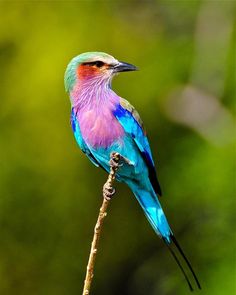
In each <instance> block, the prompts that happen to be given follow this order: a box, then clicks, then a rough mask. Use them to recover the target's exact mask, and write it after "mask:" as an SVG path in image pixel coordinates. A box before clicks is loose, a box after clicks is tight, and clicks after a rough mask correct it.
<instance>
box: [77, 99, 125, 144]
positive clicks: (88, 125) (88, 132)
mask: <svg viewBox="0 0 236 295" xmlns="http://www.w3.org/2000/svg"><path fill="white" fill-rule="evenodd" d="M114 108H115V105H114V104H112V103H110V104H103V105H101V106H100V107H96V106H94V107H91V106H86V107H84V108H83V109H81V110H80V111H79V112H78V113H77V119H78V122H79V126H80V131H81V134H82V136H83V138H84V140H85V142H86V143H87V144H88V145H90V146H92V147H95V148H99V147H102V148H108V147H109V146H110V145H112V144H113V143H114V142H115V141H119V139H121V138H122V136H123V135H124V129H123V127H122V126H121V125H120V123H119V122H118V121H117V119H116V118H115V116H114V115H113V110H114Z"/></svg>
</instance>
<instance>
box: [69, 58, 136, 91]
mask: <svg viewBox="0 0 236 295" xmlns="http://www.w3.org/2000/svg"><path fill="white" fill-rule="evenodd" d="M135 70H137V67H135V66H134V65H131V64H128V63H126V62H121V61H118V60H117V59H115V58H114V57H113V56H111V55H109V54H107V53H104V52H86V53H82V54H80V55H78V56H76V57H74V58H73V59H72V60H71V61H70V63H69V64H68V66H67V69H66V72H65V88H66V91H69V92H70V91H72V90H73V88H74V86H75V85H76V84H77V83H78V82H81V83H83V82H84V81H85V82H86V81H88V80H91V79H92V80H94V79H98V80H99V79H100V80H104V81H108V82H109V81H110V80H111V78H112V77H113V76H114V74H116V73H119V72H127V71H135Z"/></svg>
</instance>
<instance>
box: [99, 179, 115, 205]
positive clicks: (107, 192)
mask: <svg viewBox="0 0 236 295" xmlns="http://www.w3.org/2000/svg"><path fill="white" fill-rule="evenodd" d="M102 191H103V196H104V198H105V199H107V200H108V201H109V200H110V199H111V198H112V197H113V196H114V194H115V192H116V190H115V189H114V188H113V187H111V186H110V184H109V183H105V184H104V186H103V190H102Z"/></svg>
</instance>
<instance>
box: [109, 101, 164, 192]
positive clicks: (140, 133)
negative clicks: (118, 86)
mask: <svg viewBox="0 0 236 295" xmlns="http://www.w3.org/2000/svg"><path fill="white" fill-rule="evenodd" d="M114 115H115V116H116V118H117V120H118V121H119V122H120V124H121V125H122V126H123V128H124V130H125V132H127V133H128V134H130V136H131V137H132V138H133V140H134V142H135V143H136V145H137V146H138V149H139V150H140V153H141V155H142V157H143V159H144V161H145V163H146V165H147V167H148V172H149V179H150V182H151V184H152V186H153V189H154V191H155V192H156V194H158V195H159V196H161V195H162V192H161V187H160V184H159V182H158V179H157V174H156V169H155V165H154V161H153V158H152V153H151V149H150V145H149V142H148V138H147V136H146V134H145V131H144V127H143V123H142V121H141V118H140V116H139V114H138V112H137V111H136V110H135V108H134V107H133V106H132V105H131V104H130V103H129V102H128V101H127V100H125V99H123V98H121V101H120V104H119V105H118V106H117V108H116V110H115V111H114Z"/></svg>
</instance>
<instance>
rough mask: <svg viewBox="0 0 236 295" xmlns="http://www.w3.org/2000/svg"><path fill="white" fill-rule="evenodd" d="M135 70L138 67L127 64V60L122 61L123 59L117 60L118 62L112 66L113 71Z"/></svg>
mask: <svg viewBox="0 0 236 295" xmlns="http://www.w3.org/2000/svg"><path fill="white" fill-rule="evenodd" d="M137 70H138V68H137V67H136V66H134V65H131V64H128V63H127V62H123V61H119V63H117V64H116V65H114V66H113V71H114V72H115V73H119V72H129V71H137Z"/></svg>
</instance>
